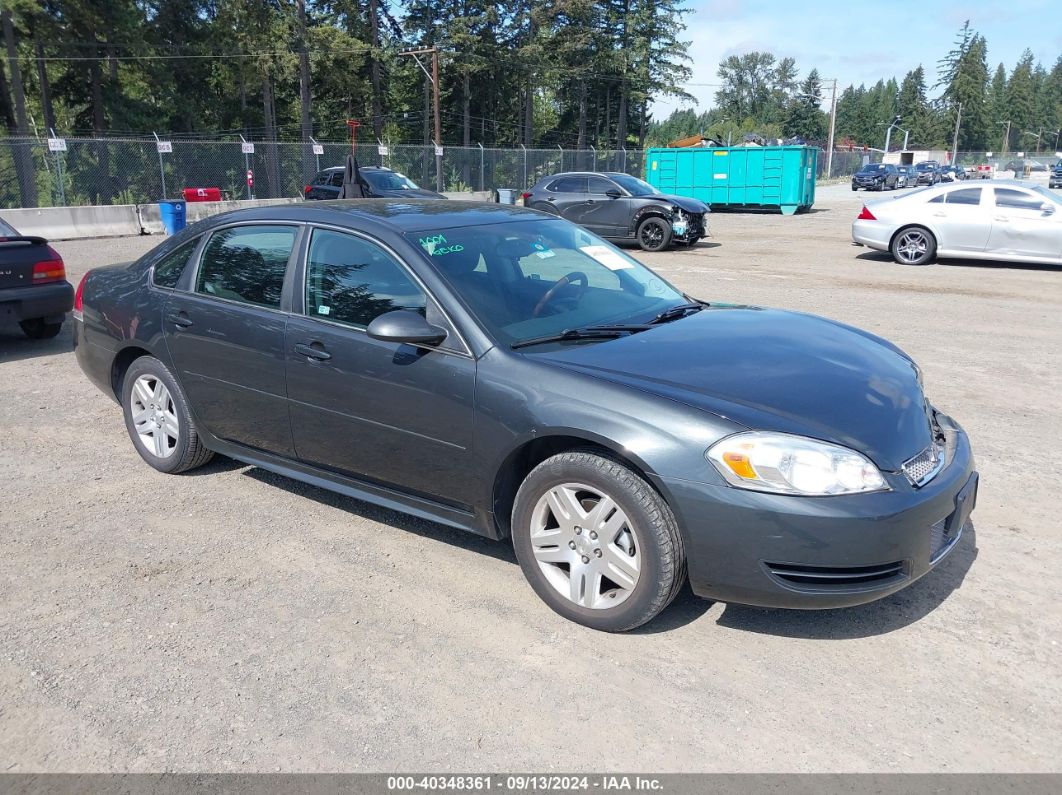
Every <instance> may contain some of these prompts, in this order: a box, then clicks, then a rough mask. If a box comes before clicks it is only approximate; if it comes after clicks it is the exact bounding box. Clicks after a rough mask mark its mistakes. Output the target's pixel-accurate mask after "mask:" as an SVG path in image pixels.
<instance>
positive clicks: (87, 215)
mask: <svg viewBox="0 0 1062 795" xmlns="http://www.w3.org/2000/svg"><path fill="white" fill-rule="evenodd" d="M443 195H444V196H446V198H448V199H453V200H455V201H480V202H490V201H494V193H493V191H489V190H487V191H467V192H461V193H444V194H443ZM301 201H303V200H302V199H301V198H285V199H252V200H250V201H247V200H244V201H224V202H188V203H187V204H186V210H187V212H186V218H187V222H188V223H189V224H194V223H195V222H196V221H202V220H203V219H204V218H209V217H210V216H212V215H218V214H219V213H225V212H228V211H229V210H242V209H246V208H248V207H268V206H271V205H276V204H295V203H298V202H301ZM2 216H3V219H4V220H5V221H7V222H8V223H9V224H11V225H12V226H13V227H15V229H17V230H18V231H19V232H20V233H22V234H24V235H40V236H41V237H44V238H47V239H48V240H73V239H76V238H87V237H124V236H127V235H161V234H165V232H166V229H165V227H163V225H162V216H161V214H160V213H159V206H158V205H157V204H112V205H99V206H91V207H33V208H30V209H20V210H4V211H3V212H2Z"/></svg>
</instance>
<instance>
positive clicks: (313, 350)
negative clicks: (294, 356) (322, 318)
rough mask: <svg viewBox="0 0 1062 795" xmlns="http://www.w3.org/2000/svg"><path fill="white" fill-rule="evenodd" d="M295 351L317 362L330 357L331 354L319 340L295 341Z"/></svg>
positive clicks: (324, 360)
mask: <svg viewBox="0 0 1062 795" xmlns="http://www.w3.org/2000/svg"><path fill="white" fill-rule="evenodd" d="M295 353H298V354H301V355H302V356H305V357H306V358H307V359H314V360H315V361H318V362H326V361H328V360H329V359H331V358H332V354H330V353H329V352H328V351H326V350H325V349H324V345H322V344H321V343H319V342H311V343H309V344H305V343H302V342H297V343H295Z"/></svg>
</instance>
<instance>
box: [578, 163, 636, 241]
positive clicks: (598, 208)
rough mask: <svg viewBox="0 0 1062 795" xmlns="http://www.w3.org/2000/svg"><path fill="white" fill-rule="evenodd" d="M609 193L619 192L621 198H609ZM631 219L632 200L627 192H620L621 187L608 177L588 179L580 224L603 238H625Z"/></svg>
mask: <svg viewBox="0 0 1062 795" xmlns="http://www.w3.org/2000/svg"><path fill="white" fill-rule="evenodd" d="M609 191H613V192H618V193H619V194H620V196H618V197H615V196H609V195H608V192H609ZM630 217H631V200H630V197H629V196H627V192H626V191H623V190H620V187H619V185H617V184H616V183H615V182H613V181H612V180H610V179H608V178H607V177H596V176H591V177H588V178H587V189H586V204H585V205H584V207H583V210H582V219H583V220H582V221H580V222H578V223H580V224H581V225H582V226H585V227H586V228H587V229H589V230H590V231H591V232H595V233H596V234H599V235H601V236H602V237H625V236H626V234H627V229H628V227H629V226H630Z"/></svg>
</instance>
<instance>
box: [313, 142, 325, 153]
mask: <svg viewBox="0 0 1062 795" xmlns="http://www.w3.org/2000/svg"><path fill="white" fill-rule="evenodd" d="M313 153H314V154H315V155H323V154H324V144H314V145H313Z"/></svg>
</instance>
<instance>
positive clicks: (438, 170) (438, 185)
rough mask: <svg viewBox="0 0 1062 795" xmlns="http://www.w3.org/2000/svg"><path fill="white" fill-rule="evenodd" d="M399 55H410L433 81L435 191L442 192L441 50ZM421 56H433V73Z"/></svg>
mask: <svg viewBox="0 0 1062 795" xmlns="http://www.w3.org/2000/svg"><path fill="white" fill-rule="evenodd" d="M399 55H408V56H409V57H411V58H412V59H413V60H414V61H416V62H417V66H419V67H420V70H421V71H422V72H424V74H426V75H427V76H428V80H429V81H431V89H432V91H431V94H432V99H433V104H434V106H435V189H436V190H438V191H442V189H443V176H442V117H441V116H440V113H439V50H438V49H437V48H435V47H422V48H421V49H419V50H406V51H405V52H400V53H399ZM419 55H431V72H430V73H429V72H428V70H427V68H425V66H424V64H422V63H421V62H420V58H418V57H417V56H419Z"/></svg>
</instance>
